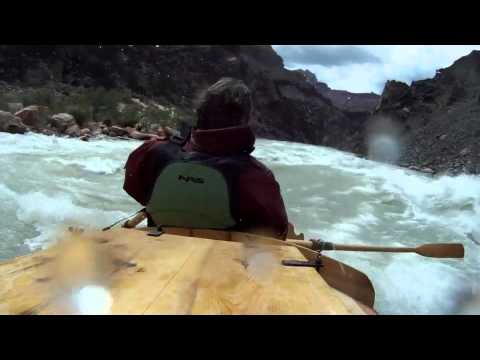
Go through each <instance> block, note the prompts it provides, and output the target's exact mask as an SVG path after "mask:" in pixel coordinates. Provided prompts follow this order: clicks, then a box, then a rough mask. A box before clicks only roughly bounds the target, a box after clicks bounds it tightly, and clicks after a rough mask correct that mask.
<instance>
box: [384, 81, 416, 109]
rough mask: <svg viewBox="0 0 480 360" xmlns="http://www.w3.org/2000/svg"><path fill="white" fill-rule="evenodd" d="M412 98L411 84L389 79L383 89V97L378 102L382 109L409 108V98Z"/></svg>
mask: <svg viewBox="0 0 480 360" xmlns="http://www.w3.org/2000/svg"><path fill="white" fill-rule="evenodd" d="M411 98H412V92H411V89H410V86H408V85H407V84H405V83H403V82H400V81H395V80H391V81H387V83H386V84H385V88H384V89H383V93H382V97H381V98H380V101H379V103H378V108H377V110H379V109H382V110H387V109H394V108H400V109H403V108H407V109H409V107H408V106H406V105H407V104H408V103H409V100H411Z"/></svg>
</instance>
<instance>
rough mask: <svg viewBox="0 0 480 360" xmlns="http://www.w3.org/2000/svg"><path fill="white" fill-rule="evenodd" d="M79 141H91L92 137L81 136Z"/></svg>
mask: <svg viewBox="0 0 480 360" xmlns="http://www.w3.org/2000/svg"><path fill="white" fill-rule="evenodd" d="M78 139H79V140H82V141H89V140H90V136H89V135H83V136H80V137H79V138H78Z"/></svg>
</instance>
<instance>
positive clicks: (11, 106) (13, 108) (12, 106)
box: [7, 102, 23, 114]
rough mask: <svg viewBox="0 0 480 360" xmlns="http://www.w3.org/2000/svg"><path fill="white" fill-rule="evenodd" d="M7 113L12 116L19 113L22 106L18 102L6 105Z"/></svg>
mask: <svg viewBox="0 0 480 360" xmlns="http://www.w3.org/2000/svg"><path fill="white" fill-rule="evenodd" d="M7 106H8V111H9V112H11V113H12V114H14V113H16V112H19V111H20V110H22V109H23V104H22V103H19V102H15V103H8V104H7Z"/></svg>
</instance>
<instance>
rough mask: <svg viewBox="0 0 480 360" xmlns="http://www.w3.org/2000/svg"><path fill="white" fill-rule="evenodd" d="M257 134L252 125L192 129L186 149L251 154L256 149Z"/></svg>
mask: <svg viewBox="0 0 480 360" xmlns="http://www.w3.org/2000/svg"><path fill="white" fill-rule="evenodd" d="M254 145H255V135H254V134H253V131H252V129H251V128H250V126H248V125H247V126H236V127H228V128H224V129H213V130H192V133H191V137H190V140H189V142H188V143H187V145H186V146H185V150H187V151H189V150H191V151H198V152H202V153H206V154H210V155H214V156H226V155H239V154H250V153H252V152H253V150H254V149H255V147H254Z"/></svg>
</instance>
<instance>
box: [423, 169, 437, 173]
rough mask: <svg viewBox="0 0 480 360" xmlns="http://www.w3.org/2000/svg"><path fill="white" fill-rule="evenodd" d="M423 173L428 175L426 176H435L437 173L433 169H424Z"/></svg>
mask: <svg viewBox="0 0 480 360" xmlns="http://www.w3.org/2000/svg"><path fill="white" fill-rule="evenodd" d="M422 172H424V173H426V174H433V173H435V171H433V170H432V169H431V168H423V169H422Z"/></svg>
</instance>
